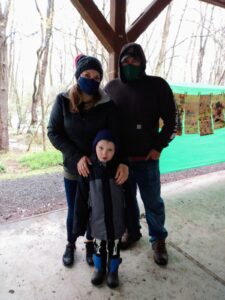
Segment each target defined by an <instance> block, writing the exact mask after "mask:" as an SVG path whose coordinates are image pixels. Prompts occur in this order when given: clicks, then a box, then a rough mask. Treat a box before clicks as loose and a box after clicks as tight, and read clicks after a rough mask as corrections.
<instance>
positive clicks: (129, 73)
mask: <svg viewBox="0 0 225 300" xmlns="http://www.w3.org/2000/svg"><path fill="white" fill-rule="evenodd" d="M140 71H141V66H134V65H132V64H128V65H124V66H122V73H123V76H124V77H125V78H126V80H127V81H132V80H136V79H138V78H139V75H140Z"/></svg>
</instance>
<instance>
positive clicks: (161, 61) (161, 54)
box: [155, 4, 172, 76]
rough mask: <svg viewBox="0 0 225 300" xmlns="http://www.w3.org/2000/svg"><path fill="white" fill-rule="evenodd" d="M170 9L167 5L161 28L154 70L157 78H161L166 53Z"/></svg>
mask: <svg viewBox="0 0 225 300" xmlns="http://www.w3.org/2000/svg"><path fill="white" fill-rule="evenodd" d="M171 7H172V5H171V4H170V5H168V8H167V12H166V17H165V22H164V26H163V33H162V39H161V47H160V52H159V57H158V62H157V65H156V68H155V74H156V75H158V76H160V75H161V76H162V75H163V74H162V66H163V64H164V61H165V53H166V45H167V39H168V36H169V29H170V21H171V20H170V19H171V18H170V15H171Z"/></svg>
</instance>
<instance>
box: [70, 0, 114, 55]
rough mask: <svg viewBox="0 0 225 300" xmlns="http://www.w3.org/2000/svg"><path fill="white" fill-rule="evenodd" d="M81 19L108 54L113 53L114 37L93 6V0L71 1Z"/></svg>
mask: <svg viewBox="0 0 225 300" xmlns="http://www.w3.org/2000/svg"><path fill="white" fill-rule="evenodd" d="M71 2H72V3H73V5H74V6H75V7H76V9H77V10H78V12H79V13H80V15H81V16H82V18H83V19H84V20H85V21H86V22H87V24H88V25H89V27H90V28H91V30H92V31H93V32H94V33H95V35H96V36H97V38H98V39H99V40H100V41H101V43H102V44H103V46H104V47H105V48H106V49H107V51H108V52H113V51H114V49H113V48H112V45H113V44H116V43H115V39H116V35H115V32H114V31H113V29H112V27H111V26H110V25H109V23H108V22H107V20H106V19H105V17H104V16H103V14H102V13H101V12H100V10H99V9H98V7H97V6H96V5H95V3H94V1H93V0H82V1H80V0H71Z"/></svg>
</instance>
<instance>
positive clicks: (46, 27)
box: [31, 0, 54, 150]
mask: <svg viewBox="0 0 225 300" xmlns="http://www.w3.org/2000/svg"><path fill="white" fill-rule="evenodd" d="M35 4H36V8H37V11H38V13H39V16H40V19H41V37H42V42H41V46H40V48H39V49H38V51H37V66H36V71H35V77H34V91H33V96H32V109H31V114H32V115H31V126H33V125H35V124H37V121H38V117H37V105H38V103H41V114H42V120H41V124H42V126H41V127H42V139H43V149H44V150H45V148H46V145H45V144H46V143H45V140H46V133H45V108H44V89H45V79H46V74H47V67H48V58H49V48H50V39H51V37H52V29H53V16H54V0H48V6H47V13H46V18H44V17H43V15H42V13H41V10H40V9H39V7H38V4H37V0H35Z"/></svg>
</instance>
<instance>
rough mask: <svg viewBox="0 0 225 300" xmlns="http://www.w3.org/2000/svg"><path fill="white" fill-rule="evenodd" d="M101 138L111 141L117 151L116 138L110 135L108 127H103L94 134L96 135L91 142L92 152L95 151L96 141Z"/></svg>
mask: <svg viewBox="0 0 225 300" xmlns="http://www.w3.org/2000/svg"><path fill="white" fill-rule="evenodd" d="M101 140H107V141H110V142H112V143H113V144H114V145H115V150H116V151H117V148H118V144H117V141H116V139H115V138H114V136H113V135H112V133H111V131H109V130H108V129H103V130H100V131H99V132H98V133H97V134H96V136H95V138H94V141H93V143H92V149H93V151H94V152H95V148H96V146H97V144H98V142H99V141H101Z"/></svg>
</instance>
